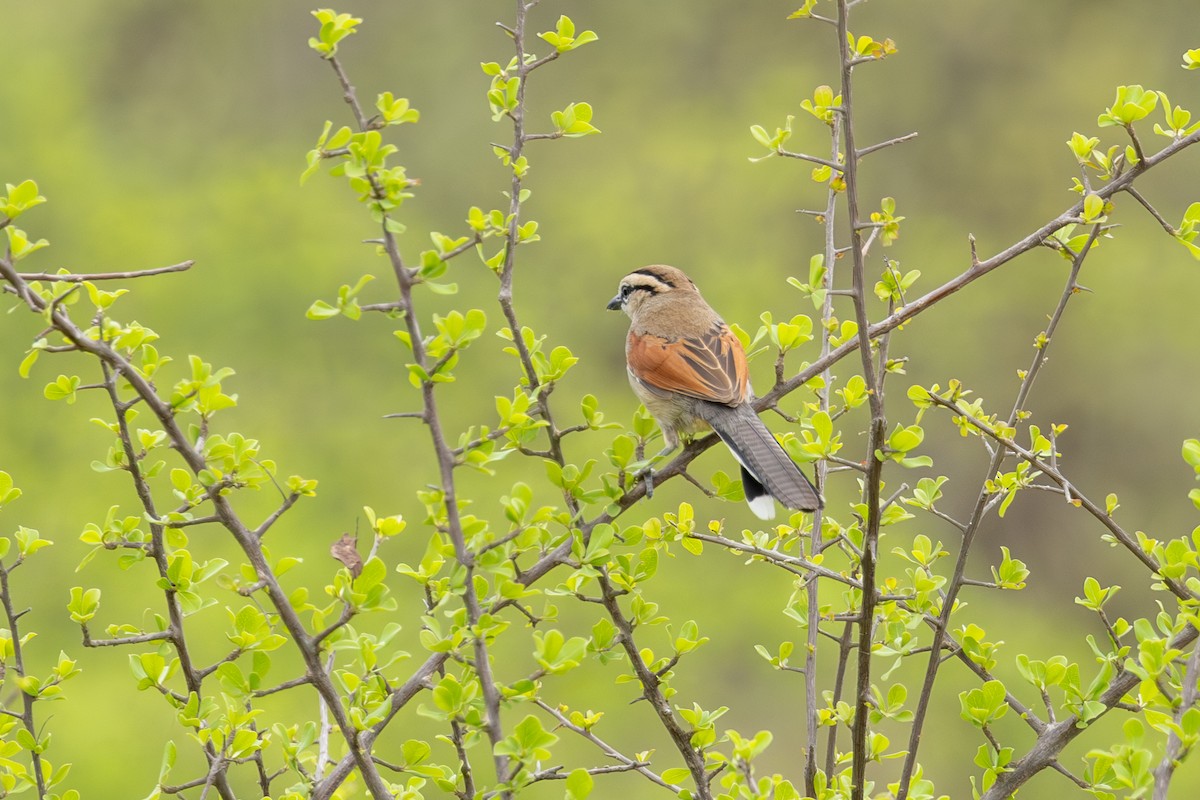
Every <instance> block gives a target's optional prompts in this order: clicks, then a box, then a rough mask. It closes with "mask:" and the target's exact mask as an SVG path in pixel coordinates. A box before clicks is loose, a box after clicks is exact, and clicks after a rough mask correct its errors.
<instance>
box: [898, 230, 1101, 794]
mask: <svg viewBox="0 0 1200 800" xmlns="http://www.w3.org/2000/svg"><path fill="white" fill-rule="evenodd" d="M1099 235H1100V226H1099V225H1093V226H1092V230H1091V233H1090V234H1089V236H1088V239H1087V242H1086V243H1085V244H1084V246H1083V247H1082V248H1081V249H1080V251H1079V252H1078V253H1076V254H1075V257H1074V258H1073V259H1072V262H1071V272H1070V275H1069V276H1068V277H1067V282H1066V285H1065V286H1064V287H1063V291H1062V294H1061V295H1060V296H1059V299H1058V305H1057V306H1056V307H1055V309H1054V313H1053V314H1052V315H1051V318H1050V322H1049V324H1048V325H1047V326H1046V331H1045V341H1044V344H1043V346H1042V347H1041V348H1039V349H1038V351H1037V353H1036V354H1035V356H1034V359H1033V363H1032V364H1031V365H1030V368H1029V369H1028V370H1027V371H1026V372H1025V376H1024V378H1023V379H1022V381H1021V386H1020V388H1019V389H1018V391H1017V398H1016V400H1015V401H1014V402H1013V407H1012V411H1011V412H1009V416H1008V424H1009V426H1010V427H1011V426H1013V425H1015V424H1016V422H1017V420H1018V419H1019V418H1020V416H1021V412H1022V411H1023V410H1024V408H1025V403H1026V401H1027V400H1028V398H1029V392H1030V390H1031V389H1032V388H1033V382H1034V380H1035V379H1036V378H1037V376H1038V373H1039V372H1041V369H1042V366H1043V365H1044V364H1045V363H1046V360H1047V359H1046V350H1047V348H1048V347H1049V346H1050V343H1051V341H1052V340H1053V338H1054V333H1055V331H1056V330H1057V328H1058V323H1059V321H1060V320H1061V319H1062V316H1063V312H1065V311H1066V307H1067V303H1068V302H1069V301H1070V299H1071V298H1072V297H1073V296H1074V295H1075V293H1076V291H1077V288H1078V279H1079V270H1080V269H1081V268H1082V267H1083V260H1084V259H1085V258H1086V257H1087V254H1088V252H1089V251H1090V250H1091V248H1092V245H1093V244H1095V242H1096V238H1097V237H1098V236H1099ZM1004 456H1005V450H1004V449H1003V448H997V449H996V451H995V453H994V454H993V456H992V459H991V462H990V463H989V464H988V468H987V473H986V476H985V483H984V485H983V486H982V487H981V488H980V490H979V496H978V497H977V498H976V501H975V508H974V510H973V511H972V513H971V517H970V519H969V520H968V521H967V523H966V528H965V529H964V530H963V538H962V544H961V546H960V547H959V551H958V560H957V562H956V563H955V566H954V573H953V575H952V576H951V578H950V581H949V584H948V586H947V588H946V590H945V591H946V596H945V598H944V599H943V600H942V611H941V614H940V615H939V618H938V625H937V627H936V628H935V629H934V633H933V645H932V647H933V651H932V653H931V654H930V656H929V661H928V663H927V665H926V668H925V681H924V683H923V684H922V686H921V696H920V699H919V700H918V702H917V706H916V708H915V709H914V711H913V721H912V727H911V729H910V733H909V741H908V752H907V753H906V754H905V757H904V764H903V767H902V768H901V774H900V789H899V793H898V795H897V800H905V798H906V797H907V795H908V790H909V787H910V784H911V782H912V775H913V771H914V770H915V768H916V760H917V751H918V749H919V748H920V745H921V734H922V732H923V729H924V724H925V715H926V714H927V713H928V710H929V703H930V700H931V699H932V697H933V688H934V683H935V682H936V680H937V673H938V669H939V667H940V666H941V659H940V652H941V646H942V642H944V641H945V638H946V632H947V630H948V626H949V624H950V615H951V614H952V613H953V611H954V604H955V602H956V601H957V599H958V593H959V590H960V589H961V588H962V586H963V583H964V580H963V579H964V576H965V574H966V568H967V556H968V553H969V551H970V549H971V544H972V543H973V542H974V540H975V535H976V533H978V531H979V527H980V524H981V523H982V522H983V517H984V514H985V512H986V510H987V507H988V500H989V497H990V493H989V492H988V490H987V485H986V481H987V480H990V479H991V478H992V477H993V476H994V475H995V474H996V471H997V470H998V469H999V468H1000V464H1001V462H1002V461H1003V459H1004Z"/></svg>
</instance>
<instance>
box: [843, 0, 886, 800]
mask: <svg viewBox="0 0 1200 800" xmlns="http://www.w3.org/2000/svg"><path fill="white" fill-rule="evenodd" d="M849 16H850V9H849V7H848V5H847V0H838V20H837V31H838V49H839V52H840V54H841V63H842V76H841V77H842V84H841V92H842V108H841V115H842V126H843V128H842V136H843V138H844V140H845V143H846V148H845V149H846V153H847V157H846V166H845V170H844V171H843V173H842V177H843V178H845V181H846V213H847V217H848V219H847V224H848V225H849V227H850V242H851V247H850V252H851V256H852V257H853V259H854V272H853V290H854V291H853V298H854V313H855V317H856V319H857V320H858V344H859V355H860V356H861V358H862V368H863V378H864V379H865V381H866V384H867V393H868V397H869V400H870V407H871V427H870V431H869V433H868V436H867V457H866V461H867V474H866V476H865V478H864V487H863V494H864V498H863V499H864V501H865V502H866V506H867V519H866V530H865V531H864V535H863V552H862V558H861V560H860V562H859V564H860V569H861V572H862V609H861V614H860V617H859V623H858V672H857V684H856V688H855V707H854V725H853V729H852V731H851V750H852V758H853V762H852V772H851V782H852V786H851V797H852V798H853V800H862V797H863V789H864V788H865V786H866V770H867V726H868V722H869V719H870V704H871V649H872V648H871V642H872V639H873V637H874V634H875V565H876V549H877V547H878V543H879V515H880V511H881V507H880V501H879V484H880V482H881V475H882V470H883V461H882V460H881V459H880V457H879V456H878V455H877V453H878V450H879V447H880V446H881V444H882V442H883V440H884V437H885V436H886V432H887V418H886V417H885V416H884V409H883V383H882V380H881V376H880V375H879V374H878V373H877V372H876V370H875V365H874V363H873V362H872V360H871V321H870V318H869V317H868V316H867V300H866V293H867V289H866V265H865V264H864V263H863V261H864V255H863V242H862V233H861V228H860V224H859V223H860V217H859V213H858V158H857V157H856V156H855V153H856V152H857V150H856V148H855V144H854V105H853V92H852V89H853V81H852V73H853V64H852V63H851V55H850V45H849V43H848V42H847V40H846V36H847V33H848V28H849Z"/></svg>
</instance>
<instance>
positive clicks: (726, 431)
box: [697, 403, 823, 519]
mask: <svg viewBox="0 0 1200 800" xmlns="http://www.w3.org/2000/svg"><path fill="white" fill-rule="evenodd" d="M697 411H698V412H699V414H700V416H701V417H702V418H703V419H704V421H705V422H707V423H708V424H709V425H711V426H712V428H713V430H714V431H716V432H717V435H718V436H720V437H721V441H723V442H725V444H726V445H728V446H729V449H730V450H732V451H733V455H734V456H735V457H736V458H737V460H738V463H740V464H741V465H742V477H743V480H742V484H743V486H744V487H745V490H746V499H747V501H749V502H750V507H751V509H752V510H753V511H754V513H755V514H757V515H758V516H760V517H762V518H764V519H769V518H770V516H773V509H771V514H769V515H767V516H764V514H763V513H761V512H762V507H761V506H760V505H755V500H756V499H758V498H759V497H761V496H762V494H763V489H764V488H765V490H766V492H767V493H769V494H770V495H771V496H772V497H774V498H775V499H776V500H778V501H779V502H780V503H782V504H783V505H785V506H787V507H788V508H794V509H799V510H801V511H815V510H817V509H818V508H821V507H822V505H823V503H822V502H821V496H820V495H818V494H817V490H816V489H815V488H814V487H813V485H812V484H811V483H809V481H808V478H806V477H804V473H803V472H801V471H800V467H798V466H797V465H796V462H794V461H792V459H791V457H789V456H788V454H787V453H786V452H784V449H783V447H781V446H780V444H779V442H777V441H775V437H774V436H773V435H772V434H771V432H770V431H769V430H767V426H766V425H764V424H763V422H762V420H760V419H759V418H758V415H757V414H756V413H754V409H753V408H752V407H751V406H750V404H749V403H743V404H742V405H739V406H737V407H734V408H730V407H729V406H725V405H719V404H717V403H702V404H701V408H699V409H697ZM747 479H749V480H747ZM768 502H769V501H768Z"/></svg>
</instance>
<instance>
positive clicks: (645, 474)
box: [634, 443, 678, 497]
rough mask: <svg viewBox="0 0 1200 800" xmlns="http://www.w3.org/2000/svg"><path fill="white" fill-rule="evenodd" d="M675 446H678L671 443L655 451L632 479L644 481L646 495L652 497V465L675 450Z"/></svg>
mask: <svg viewBox="0 0 1200 800" xmlns="http://www.w3.org/2000/svg"><path fill="white" fill-rule="evenodd" d="M677 446H678V444H676V443H672V444H671V446H670V447H666V448H664V449H663V450H661V451H660V452H659V453H657V454H656V455H654V456H652V457H651V458H650V461H649V463H648V464H647V465H646V467H645V469H643V470H642V471H641V472H639V473H638V474H637V476H636V478H635V479H634V482H635V483H636V482H637V481H638V480H640V481H642V482H643V483H645V485H646V497H654V466H653V465H654V462H656V461H658V460H659V459H662V458H666V457H667V456H669V455H670V454H671V453H672V452H674V451H675V448H676V447H677Z"/></svg>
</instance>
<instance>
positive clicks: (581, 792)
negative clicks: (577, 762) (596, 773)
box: [566, 767, 595, 800]
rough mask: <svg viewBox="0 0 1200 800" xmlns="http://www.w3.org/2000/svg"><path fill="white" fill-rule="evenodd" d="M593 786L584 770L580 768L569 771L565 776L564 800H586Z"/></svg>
mask: <svg viewBox="0 0 1200 800" xmlns="http://www.w3.org/2000/svg"><path fill="white" fill-rule="evenodd" d="M594 785H595V781H594V780H593V779H592V776H591V775H589V774H588V771H587V770H586V769H583V768H582V767H580V768H579V769H574V770H571V774H570V775H568V776H567V794H566V800H586V798H587V796H588V795H590V794H591V793H592V787H593V786H594Z"/></svg>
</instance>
